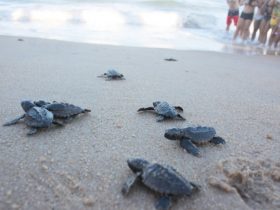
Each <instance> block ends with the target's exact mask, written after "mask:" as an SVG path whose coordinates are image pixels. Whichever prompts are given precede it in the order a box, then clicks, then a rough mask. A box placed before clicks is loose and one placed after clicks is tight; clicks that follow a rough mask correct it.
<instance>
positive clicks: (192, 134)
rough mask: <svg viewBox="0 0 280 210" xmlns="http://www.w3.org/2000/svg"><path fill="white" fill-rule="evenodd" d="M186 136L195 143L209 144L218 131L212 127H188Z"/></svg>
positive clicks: (185, 131)
mask: <svg viewBox="0 0 280 210" xmlns="http://www.w3.org/2000/svg"><path fill="white" fill-rule="evenodd" d="M184 133H185V136H186V137H187V138H190V139H191V141H193V142H198V143H199V142H201V143H202V142H208V141H210V140H211V139H212V138H213V137H214V136H215V135H216V131H215V129H214V128H212V127H202V126H198V127H188V128H185V129H184Z"/></svg>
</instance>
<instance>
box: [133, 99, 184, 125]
mask: <svg viewBox="0 0 280 210" xmlns="http://www.w3.org/2000/svg"><path fill="white" fill-rule="evenodd" d="M142 111H154V112H155V113H156V114H157V115H158V117H157V122H161V121H163V120H165V119H179V120H186V119H185V118H183V117H182V116H181V115H180V114H179V113H178V111H181V112H182V111H183V108H182V107H180V106H171V105H169V104H168V103H167V102H166V101H155V102H153V107H147V108H140V109H138V112H142Z"/></svg>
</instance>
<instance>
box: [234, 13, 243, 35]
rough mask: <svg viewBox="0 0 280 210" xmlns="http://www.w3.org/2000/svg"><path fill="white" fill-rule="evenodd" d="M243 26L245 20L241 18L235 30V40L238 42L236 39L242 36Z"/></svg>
mask: <svg viewBox="0 0 280 210" xmlns="http://www.w3.org/2000/svg"><path fill="white" fill-rule="evenodd" d="M243 25H244V19H243V18H239V20H238V23H237V27H236V30H235V33H234V36H233V40H236V38H237V37H238V36H240V35H241V33H242V29H243Z"/></svg>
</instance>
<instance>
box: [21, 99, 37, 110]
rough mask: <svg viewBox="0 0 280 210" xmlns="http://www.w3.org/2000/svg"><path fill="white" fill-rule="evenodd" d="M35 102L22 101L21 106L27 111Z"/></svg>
mask: <svg viewBox="0 0 280 210" xmlns="http://www.w3.org/2000/svg"><path fill="white" fill-rule="evenodd" d="M34 106H35V104H34V103H33V102H32V101H27V100H26V101H22V102H21V107H22V108H23V110H24V111H25V112H27V111H28V110H29V109H31V108H32V107H34Z"/></svg>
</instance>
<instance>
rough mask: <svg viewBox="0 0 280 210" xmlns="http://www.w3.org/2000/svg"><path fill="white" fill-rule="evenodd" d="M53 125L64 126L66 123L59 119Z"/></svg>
mask: <svg viewBox="0 0 280 210" xmlns="http://www.w3.org/2000/svg"><path fill="white" fill-rule="evenodd" d="M52 123H53V124H55V125H59V126H64V123H63V122H61V121H60V120H57V119H54V120H53V122H52Z"/></svg>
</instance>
